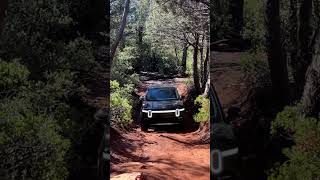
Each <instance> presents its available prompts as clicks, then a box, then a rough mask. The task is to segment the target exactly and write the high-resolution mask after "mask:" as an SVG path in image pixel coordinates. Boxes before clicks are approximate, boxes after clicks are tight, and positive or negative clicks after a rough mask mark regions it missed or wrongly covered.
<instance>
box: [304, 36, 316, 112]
mask: <svg viewBox="0 0 320 180" xmlns="http://www.w3.org/2000/svg"><path fill="white" fill-rule="evenodd" d="M317 34H318V35H317V38H316V41H315V46H314V50H315V54H314V56H313V60H312V63H311V64H310V66H309V67H308V70H307V73H306V84H305V86H304V92H303V96H302V106H303V112H304V114H305V115H307V116H313V117H319V112H320V51H319V49H320V33H319V31H318V33H317Z"/></svg>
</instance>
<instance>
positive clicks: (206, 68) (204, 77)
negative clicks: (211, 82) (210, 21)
mask: <svg viewBox="0 0 320 180" xmlns="http://www.w3.org/2000/svg"><path fill="white" fill-rule="evenodd" d="M209 56H210V49H209V47H207V52H206V58H205V60H204V65H203V80H202V84H206V81H207V80H208V64H209Z"/></svg>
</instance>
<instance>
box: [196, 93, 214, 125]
mask: <svg viewBox="0 0 320 180" xmlns="http://www.w3.org/2000/svg"><path fill="white" fill-rule="evenodd" d="M194 103H195V105H198V106H200V109H199V112H198V113H197V114H195V115H194V117H193V118H194V120H195V121H196V122H205V121H209V120H210V100H209V99H208V98H207V97H205V96H203V95H200V96H198V97H197V98H196V100H195V101H194Z"/></svg>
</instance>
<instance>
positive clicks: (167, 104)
mask: <svg viewBox="0 0 320 180" xmlns="http://www.w3.org/2000/svg"><path fill="white" fill-rule="evenodd" d="M142 108H143V109H145V110H175V109H179V108H183V103H182V101H180V100H170V101H144V102H143V105H142Z"/></svg>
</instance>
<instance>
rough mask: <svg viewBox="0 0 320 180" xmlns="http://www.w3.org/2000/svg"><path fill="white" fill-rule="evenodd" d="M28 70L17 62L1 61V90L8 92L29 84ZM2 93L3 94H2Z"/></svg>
mask: <svg viewBox="0 0 320 180" xmlns="http://www.w3.org/2000/svg"><path fill="white" fill-rule="evenodd" d="M28 76H29V71H28V69H27V68H26V67H25V66H23V65H21V64H19V63H17V62H5V61H1V59H0V77H1V78H0V88H1V89H2V90H1V91H2V92H4V91H7V90H10V89H11V90H12V89H15V90H17V88H18V87H19V86H21V85H26V84H27V78H28ZM0 93H1V92H0Z"/></svg>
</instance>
